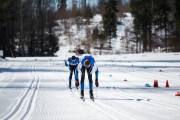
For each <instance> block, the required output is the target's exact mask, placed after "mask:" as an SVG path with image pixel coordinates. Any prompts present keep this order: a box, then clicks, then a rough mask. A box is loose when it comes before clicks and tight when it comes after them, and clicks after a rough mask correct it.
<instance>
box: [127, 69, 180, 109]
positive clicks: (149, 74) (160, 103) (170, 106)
mask: <svg viewBox="0 0 180 120" xmlns="http://www.w3.org/2000/svg"><path fill="white" fill-rule="evenodd" d="M132 74H134V75H136V76H138V75H137V73H132ZM144 74H147V75H148V76H149V77H150V76H152V75H154V74H153V73H147V72H143V74H142V75H141V77H142V76H145V77H146V76H147V75H144ZM154 76H156V77H159V76H158V75H154ZM149 77H148V78H149ZM159 78H160V77H159ZM161 78H163V77H161ZM126 84H127V83H126ZM124 85H125V84H124ZM158 95H159V94H158ZM159 96H163V95H159ZM137 97H141V98H144V99H148V98H146V97H142V96H137ZM152 102H153V103H157V105H161V107H165V106H166V107H168V106H169V107H168V108H171V109H175V108H176V109H175V110H177V109H178V107H177V106H176V105H171V104H168V103H162V102H160V101H157V100H156V101H154V100H153V101H152Z"/></svg>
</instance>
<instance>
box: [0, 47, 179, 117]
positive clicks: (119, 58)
mask: <svg viewBox="0 0 180 120" xmlns="http://www.w3.org/2000/svg"><path fill="white" fill-rule="evenodd" d="M62 49H63V48H62ZM62 49H61V50H62ZM71 55H73V54H69V53H67V52H64V53H62V52H61V53H58V57H34V58H32V57H31V58H30V57H24V58H7V60H2V61H0V119H1V120H22V119H25V120H153V119H154V120H180V114H179V113H180V102H179V101H180V96H175V94H176V93H177V92H180V53H144V54H122V55H102V56H96V55H95V56H94V58H95V59H96V63H97V65H98V67H99V84H100V86H99V87H98V88H96V87H95V85H94V91H93V92H94V97H95V101H94V102H93V101H91V100H90V99H89V88H88V78H87V76H86V77H85V102H84V101H82V100H81V99H80V89H76V88H75V86H74V75H73V80H72V82H73V84H72V90H70V89H69V88H68V79H69V69H68V67H65V65H64V61H63V60H64V59H67V57H70V56H71ZM93 80H94V74H93ZM125 80H126V81H125ZM154 80H158V85H159V87H158V88H154V87H153V84H154ZM167 80H168V83H169V88H167V87H165V86H166V81H167ZM145 84H149V85H150V86H151V87H146V86H145Z"/></svg>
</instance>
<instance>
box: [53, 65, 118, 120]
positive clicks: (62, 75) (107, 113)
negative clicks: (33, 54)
mask: <svg viewBox="0 0 180 120" xmlns="http://www.w3.org/2000/svg"><path fill="white" fill-rule="evenodd" d="M52 69H53V71H54V72H55V73H56V74H58V75H60V76H61V77H62V78H63V80H64V81H65V82H66V84H67V86H68V81H67V77H66V76H67V75H66V76H65V75H64V74H59V73H58V72H57V70H56V69H55V68H54V64H53V66H52ZM73 83H74V82H73ZM68 89H69V88H68ZM75 89H76V90H75V91H73V89H70V91H71V92H72V94H74V95H75V96H76V98H78V99H79V100H81V99H80V92H79V89H77V88H75ZM82 102H85V103H87V104H89V105H90V106H92V107H93V108H95V109H97V110H98V111H100V112H102V113H103V114H104V115H106V116H107V117H108V118H109V119H111V120H119V118H118V117H114V116H113V115H112V114H109V112H110V111H109V112H107V110H104V109H103V108H101V107H100V104H98V105H99V107H98V106H96V105H94V103H95V101H92V100H88V99H87V98H85V101H82ZM92 102H93V103H92ZM96 102H97V101H96ZM101 106H102V105H101ZM104 106H106V105H104ZM111 112H112V110H111ZM113 112H114V111H113ZM113 112H112V113H113Z"/></svg>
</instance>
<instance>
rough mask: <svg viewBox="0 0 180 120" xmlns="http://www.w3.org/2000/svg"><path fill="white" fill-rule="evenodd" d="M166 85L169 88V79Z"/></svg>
mask: <svg viewBox="0 0 180 120" xmlns="http://www.w3.org/2000/svg"><path fill="white" fill-rule="evenodd" d="M166 87H167V88H168V87H169V82H168V80H166Z"/></svg>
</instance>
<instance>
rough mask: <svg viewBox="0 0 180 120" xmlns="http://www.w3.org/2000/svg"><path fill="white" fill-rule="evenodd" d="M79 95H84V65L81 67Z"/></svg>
mask: <svg viewBox="0 0 180 120" xmlns="http://www.w3.org/2000/svg"><path fill="white" fill-rule="evenodd" d="M81 72H82V75H81V97H84V79H85V67H82V69H81Z"/></svg>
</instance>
